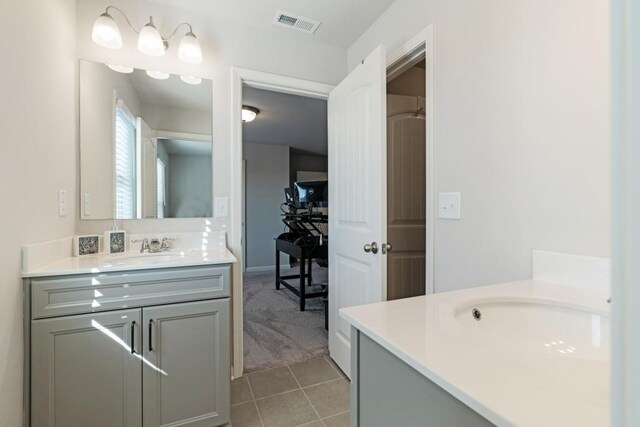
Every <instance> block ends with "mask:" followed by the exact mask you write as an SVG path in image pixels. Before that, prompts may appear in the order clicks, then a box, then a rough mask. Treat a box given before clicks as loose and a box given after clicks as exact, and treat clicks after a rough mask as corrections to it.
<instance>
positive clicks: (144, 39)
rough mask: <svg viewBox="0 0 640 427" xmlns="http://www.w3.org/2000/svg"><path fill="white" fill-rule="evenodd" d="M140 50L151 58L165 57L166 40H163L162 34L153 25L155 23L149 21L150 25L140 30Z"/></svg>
mask: <svg viewBox="0 0 640 427" xmlns="http://www.w3.org/2000/svg"><path fill="white" fill-rule="evenodd" d="M138 50H140V52H142V53H144V54H145V55H149V56H163V55H164V51H165V46H164V40H162V36H161V35H160V32H159V31H158V30H157V29H156V27H155V26H154V25H153V21H149V23H148V24H147V25H145V26H144V27H142V30H140V35H138Z"/></svg>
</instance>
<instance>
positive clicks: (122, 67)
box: [107, 64, 133, 74]
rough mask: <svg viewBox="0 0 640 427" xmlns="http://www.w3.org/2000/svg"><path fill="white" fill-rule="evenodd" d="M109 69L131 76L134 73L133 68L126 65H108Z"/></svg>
mask: <svg viewBox="0 0 640 427" xmlns="http://www.w3.org/2000/svg"><path fill="white" fill-rule="evenodd" d="M107 67H109V68H111V69H112V70H113V71H117V72H119V73H123V74H131V73H133V67H127V66H126V65H113V64H107Z"/></svg>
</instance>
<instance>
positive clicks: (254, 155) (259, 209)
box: [244, 143, 289, 269]
mask: <svg viewBox="0 0 640 427" xmlns="http://www.w3.org/2000/svg"><path fill="white" fill-rule="evenodd" d="M244 159H245V160H246V161H247V163H246V164H247V166H246V167H247V169H246V203H247V208H246V209H247V220H246V221H247V238H246V240H247V243H246V244H247V259H246V262H245V265H246V267H247V268H248V269H251V268H256V267H257V268H260V267H267V268H268V267H275V252H274V248H275V242H274V240H273V239H275V238H276V237H278V235H280V233H283V232H284V224H283V223H282V216H281V213H282V211H281V210H280V204H281V203H284V189H285V187H288V186H289V147H287V146H284V145H267V144H247V143H245V144H244ZM282 258H283V259H282V260H281V263H282V264H284V263H286V261H285V260H286V257H285V256H283V257H282Z"/></svg>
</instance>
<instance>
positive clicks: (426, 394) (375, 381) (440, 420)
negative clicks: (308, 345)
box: [351, 327, 493, 427]
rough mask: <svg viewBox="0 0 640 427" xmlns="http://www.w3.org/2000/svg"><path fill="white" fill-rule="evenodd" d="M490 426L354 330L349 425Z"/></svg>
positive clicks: (406, 426) (435, 385) (361, 426)
mask: <svg viewBox="0 0 640 427" xmlns="http://www.w3.org/2000/svg"><path fill="white" fill-rule="evenodd" d="M388 426H402V427H490V426H493V424H491V423H490V422H489V421H488V420H487V419H485V418H484V417H482V416H481V415H480V414H478V413H477V412H475V411H474V410H472V409H471V408H469V407H468V406H467V405H465V404H464V403H462V402H461V401H459V400H458V399H456V398H455V397H453V396H452V395H451V394H449V393H448V392H447V391H445V390H444V389H442V388H440V387H439V386H438V385H437V384H435V383H433V382H432V381H430V380H429V379H428V378H426V377H425V376H423V375H422V374H421V373H419V372H418V371H416V370H414V369H413V368H412V367H410V366H409V365H407V364H406V363H405V362H403V361H402V360H400V359H399V358H398V357H397V356H395V355H394V354H392V353H390V352H389V351H388V350H387V349H385V348H383V347H382V346H381V345H380V344H378V343H377V342H375V341H374V340H372V339H371V338H369V337H368V336H367V335H366V334H365V333H363V332H361V331H359V330H358V329H356V328H355V327H352V329H351V427H388Z"/></svg>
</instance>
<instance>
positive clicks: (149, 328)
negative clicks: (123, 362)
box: [142, 299, 230, 427]
mask: <svg viewBox="0 0 640 427" xmlns="http://www.w3.org/2000/svg"><path fill="white" fill-rule="evenodd" d="M143 324H144V325H145V331H146V337H145V342H144V344H143V346H144V352H145V353H144V354H145V358H146V363H145V365H144V366H143V370H144V375H143V389H144V398H143V405H142V406H143V412H144V426H145V427H157V426H166V425H171V426H178V425H180V426H189V427H208V426H213V425H219V424H220V423H221V420H222V421H224V420H228V418H229V407H230V403H229V393H230V392H229V384H230V383H229V375H230V371H229V369H228V366H229V363H230V362H229V357H230V355H229V332H228V331H229V300H227V299H224V300H216V301H204V302H194V303H187V304H173V305H164V306H159V307H149V308H145V309H143Z"/></svg>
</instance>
